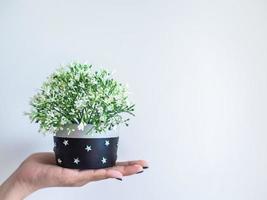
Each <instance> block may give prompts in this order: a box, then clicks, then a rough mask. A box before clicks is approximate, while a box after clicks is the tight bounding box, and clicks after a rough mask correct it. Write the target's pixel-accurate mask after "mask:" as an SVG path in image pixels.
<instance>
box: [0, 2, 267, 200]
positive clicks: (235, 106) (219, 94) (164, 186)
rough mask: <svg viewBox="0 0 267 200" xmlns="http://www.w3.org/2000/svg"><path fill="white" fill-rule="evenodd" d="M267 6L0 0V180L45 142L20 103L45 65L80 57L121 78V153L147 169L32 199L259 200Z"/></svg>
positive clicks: (263, 181) (263, 192) (266, 109)
mask: <svg viewBox="0 0 267 200" xmlns="http://www.w3.org/2000/svg"><path fill="white" fill-rule="evenodd" d="M266 10H267V4H266V1H264V0H262V1H260V0H253V1H252V0H248V1H241V0H239V1H235V0H225V1H205V0H204V1H191V0H189V1H187V0H184V1H165V0H161V1H156V0H154V1H146V0H132V1H130V0H129V1H128V0H126V1H125V0H124V1H114V0H108V1H107V0H106V1H85V0H84V1H81V0H76V1H63V0H62V1H54V0H46V1H36V0H35V1H34V0H32V1H29V0H23V1H22V0H21V1H19V0H16V1H8V0H6V1H5V0H1V1H0V111H1V112H0V124H1V133H0V134H1V141H0V163H1V166H0V181H4V180H5V179H6V178H7V177H8V176H9V174H11V173H12V171H14V170H15V169H16V168H17V166H18V165H19V164H20V163H21V161H22V160H23V159H24V158H25V157H26V156H28V155H29V154H31V153H33V152H39V151H51V150H52V137H51V136H46V137H44V136H43V135H41V134H39V133H38V131H37V130H38V127H37V126H36V125H34V124H30V122H29V120H28V118H26V117H25V116H23V112H24V111H27V110H28V109H29V106H28V101H29V98H30V97H31V96H32V95H33V94H34V93H35V92H36V89H37V88H39V87H40V85H41V83H42V82H43V81H44V80H45V78H46V77H47V76H48V75H49V74H50V73H51V72H53V71H54V70H55V69H56V68H57V67H58V66H59V65H60V64H63V63H67V62H70V61H73V60H80V61H88V62H89V63H92V64H93V65H95V66H97V68H99V67H106V68H108V69H110V70H116V71H117V72H116V74H117V75H116V77H117V78H118V79H119V80H121V81H122V82H124V83H126V82H127V83H128V84H129V85H130V90H131V91H132V92H133V94H132V96H131V98H132V100H133V101H134V102H135V103H136V104H137V111H136V115H137V117H136V118H135V119H133V120H132V121H131V126H130V127H129V128H124V129H123V130H122V133H121V140H120V150H119V159H120V160H127V159H139V158H144V159H147V160H148V161H149V162H150V165H151V167H150V169H148V170H146V171H145V172H144V173H143V174H138V175H136V176H133V177H127V178H124V180H123V182H119V181H117V180H108V181H104V182H98V183H91V184H89V185H87V186H85V187H82V188H52V189H51V188H50V189H44V190H41V191H38V192H36V193H34V194H33V195H31V196H30V197H29V198H28V199H29V200H47V199H65V200H71V199H74V198H75V199H77V200H78V199H118V200H120V199H121V200H125V199H127V200H136V199H156V200H166V199H168V200H169V199H170V200H171V199H179V200H196V199H199V200H202V199H203V200H214V199H216V200H226V199H227V200H255V199H257V200H265V199H266V198H267V189H266V185H267V156H266V152H267V134H266V131H267V126H266V117H267V106H266V102H267V95H266V86H267V57H266V56H267V40H266V36H267V23H266V20H267V12H266Z"/></svg>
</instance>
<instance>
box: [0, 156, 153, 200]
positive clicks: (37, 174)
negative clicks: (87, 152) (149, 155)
mask: <svg viewBox="0 0 267 200" xmlns="http://www.w3.org/2000/svg"><path fill="white" fill-rule="evenodd" d="M147 167H148V164H147V162H146V161H144V160H137V161H127V162H117V164H116V166H114V167H111V168H105V169H97V170H76V169H67V168H62V167H59V166H57V165H56V162H55V155H54V153H35V154H33V155H31V156H29V157H28V158H27V159H26V160H24V161H23V163H22V164H21V165H20V166H19V168H18V169H17V170H16V171H15V172H14V173H13V174H12V175H11V176H10V177H9V178H8V179H7V180H6V181H5V182H4V183H3V184H2V185H1V187H0V196H1V197H2V198H3V200H9V199H10V200H11V199H12V200H18V199H23V198H25V197H26V196H28V195H29V194H31V193H33V192H34V191H36V190H39V189H41V188H46V187H68V186H76V187H77V186H83V185H85V184H87V183H89V182H93V181H99V180H103V179H108V178H116V179H118V180H122V177H123V176H129V175H133V174H136V173H141V172H142V171H143V169H145V168H147Z"/></svg>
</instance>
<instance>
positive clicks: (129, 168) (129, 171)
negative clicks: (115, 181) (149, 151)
mask: <svg viewBox="0 0 267 200" xmlns="http://www.w3.org/2000/svg"><path fill="white" fill-rule="evenodd" d="M110 170H116V171H119V172H120V173H121V174H122V175H123V176H130V175H133V174H137V173H140V172H142V171H143V167H142V166H141V165H137V164H134V165H126V166H114V167H112V168H110Z"/></svg>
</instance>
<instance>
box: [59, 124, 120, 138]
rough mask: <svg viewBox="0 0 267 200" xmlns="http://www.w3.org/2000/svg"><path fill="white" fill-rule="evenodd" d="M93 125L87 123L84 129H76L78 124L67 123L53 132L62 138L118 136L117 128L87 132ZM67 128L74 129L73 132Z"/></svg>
mask: <svg viewBox="0 0 267 200" xmlns="http://www.w3.org/2000/svg"><path fill="white" fill-rule="evenodd" d="M92 127H93V126H92V125H91V124H87V125H86V126H85V127H84V130H79V129H78V124H67V125H65V126H64V127H63V130H60V131H58V132H57V133H55V134H54V136H55V137H62V138H88V139H89V138H114V137H119V130H118V128H116V129H113V130H110V131H107V132H105V133H95V132H94V131H92V132H90V133H87V132H88V131H89V130H90V129H91V128H92ZM68 129H74V131H73V132H71V133H68Z"/></svg>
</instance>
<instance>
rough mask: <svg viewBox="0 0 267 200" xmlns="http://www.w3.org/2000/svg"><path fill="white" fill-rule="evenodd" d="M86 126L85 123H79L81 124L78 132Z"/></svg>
mask: <svg viewBox="0 0 267 200" xmlns="http://www.w3.org/2000/svg"><path fill="white" fill-rule="evenodd" d="M86 125H87V124H86V123H84V122H81V123H80V124H79V126H78V130H80V131H83V130H84V127H85V126H86Z"/></svg>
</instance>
